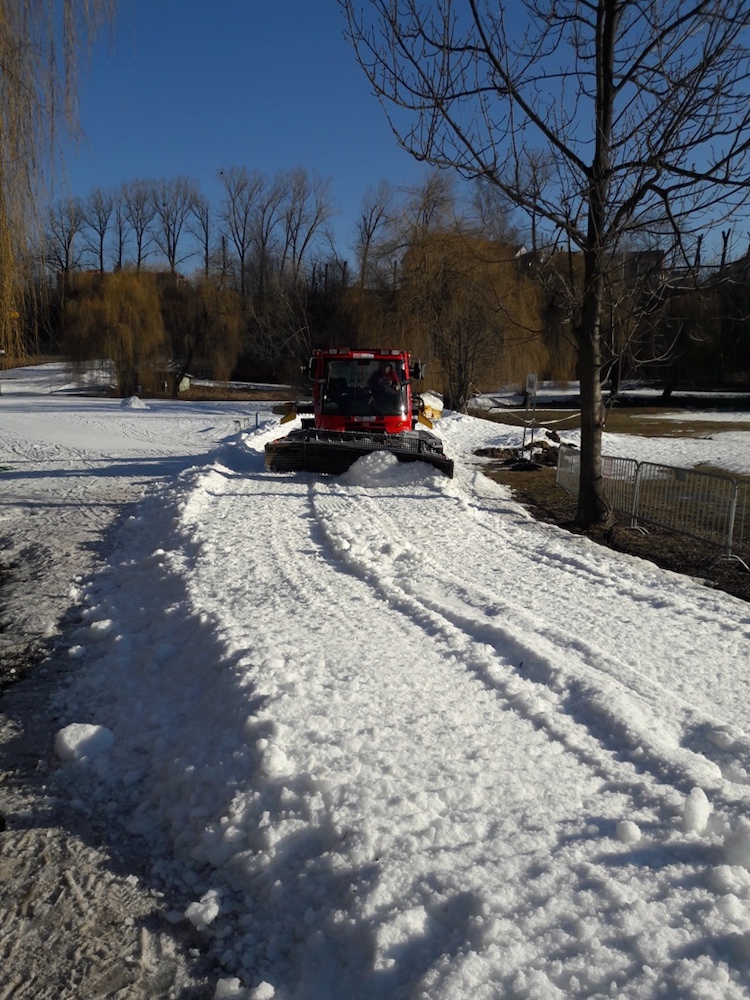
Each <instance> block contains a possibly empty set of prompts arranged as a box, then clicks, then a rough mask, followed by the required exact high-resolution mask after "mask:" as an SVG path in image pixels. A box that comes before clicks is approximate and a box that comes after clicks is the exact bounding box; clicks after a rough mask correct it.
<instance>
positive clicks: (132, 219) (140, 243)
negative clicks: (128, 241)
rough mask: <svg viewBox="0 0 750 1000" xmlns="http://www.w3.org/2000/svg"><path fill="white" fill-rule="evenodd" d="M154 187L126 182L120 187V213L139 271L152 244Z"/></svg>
mask: <svg viewBox="0 0 750 1000" xmlns="http://www.w3.org/2000/svg"><path fill="white" fill-rule="evenodd" d="M154 189H155V185H154V184H153V183H152V182H151V181H140V180H136V181H128V182H127V183H125V184H123V186H122V212H123V217H124V219H125V221H126V222H127V224H128V226H129V227H130V231H131V233H132V236H133V243H134V244H135V266H136V270H138V271H140V269H141V267H142V266H143V262H144V261H145V260H146V258H147V257H148V255H149V253H150V250H149V247H150V246H151V244H152V242H153V239H154V238H153V235H152V233H151V223H152V222H153V220H154V216H155V215H156V206H155V204H154Z"/></svg>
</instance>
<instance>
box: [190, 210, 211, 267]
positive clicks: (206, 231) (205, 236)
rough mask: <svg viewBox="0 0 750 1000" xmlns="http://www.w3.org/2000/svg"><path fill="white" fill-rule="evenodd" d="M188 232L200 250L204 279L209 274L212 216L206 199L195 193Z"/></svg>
mask: <svg viewBox="0 0 750 1000" xmlns="http://www.w3.org/2000/svg"><path fill="white" fill-rule="evenodd" d="M187 228H188V232H189V233H190V235H191V236H194V237H195V239H196V240H197V241H198V244H199V246H200V248H201V267H202V270H203V277H204V279H206V278H208V276H209V274H210V273H211V260H212V257H213V235H214V226H213V216H212V214H211V206H210V205H209V203H208V199H207V198H206V197H205V196H204V195H202V194H200V193H197V194H196V197H195V200H194V202H193V206H192V209H191V219H190V220H189V221H188V226H187Z"/></svg>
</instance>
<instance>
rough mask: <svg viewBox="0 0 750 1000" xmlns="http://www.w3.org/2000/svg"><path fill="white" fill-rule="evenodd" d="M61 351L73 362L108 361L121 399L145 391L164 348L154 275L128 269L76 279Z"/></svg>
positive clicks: (71, 294) (68, 308) (152, 379)
mask: <svg viewBox="0 0 750 1000" xmlns="http://www.w3.org/2000/svg"><path fill="white" fill-rule="evenodd" d="M65 347H66V349H67V350H68V352H69V354H70V356H71V358H72V359H73V360H74V361H87V360H90V359H92V358H110V359H111V360H112V363H113V364H114V367H115V372H116V375H117V389H118V392H119V394H120V395H121V396H133V395H135V394H136V393H137V392H138V391H139V388H138V387H139V386H140V385H145V386H147V387H148V386H149V383H153V381H154V378H155V375H154V372H155V369H156V366H157V365H158V363H159V360H160V359H162V358H163V356H164V355H165V353H166V352H167V350H168V340H167V336H166V333H165V330H164V323H163V321H162V315H161V310H160V303H159V291H158V288H157V283H156V276H155V275H154V274H151V273H150V272H148V271H134V270H129V269H128V270H123V271H115V272H113V273H112V274H104V275H81V276H79V277H78V278H77V280H76V281H75V282H74V283H73V285H72V287H71V290H70V297H69V299H68V302H67V304H66V308H65ZM151 387H153V386H151Z"/></svg>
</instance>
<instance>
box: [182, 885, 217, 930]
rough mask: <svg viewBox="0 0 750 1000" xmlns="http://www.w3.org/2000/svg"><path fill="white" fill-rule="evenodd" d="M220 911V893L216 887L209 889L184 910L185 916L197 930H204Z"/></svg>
mask: <svg viewBox="0 0 750 1000" xmlns="http://www.w3.org/2000/svg"><path fill="white" fill-rule="evenodd" d="M220 912H221V894H220V893H219V892H218V891H217V890H216V889H209V891H208V892H207V893H205V895H203V896H201V898H200V900H199V901H198V902H195V903H191V904H190V905H189V906H188V908H187V909H186V910H185V916H186V917H187V918H188V920H189V921H190V923H191V924H192V925H193V927H195V929H196V930H198V931H204V930H205V929H206V928H207V927H208V926H210V924H212V923H213V922H214V920H216V918H217V917H218V915H219V913H220Z"/></svg>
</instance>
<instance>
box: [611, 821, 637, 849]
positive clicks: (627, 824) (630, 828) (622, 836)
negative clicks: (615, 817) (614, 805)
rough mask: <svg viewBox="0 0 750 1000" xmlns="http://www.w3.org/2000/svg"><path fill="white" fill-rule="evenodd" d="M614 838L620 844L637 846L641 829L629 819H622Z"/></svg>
mask: <svg viewBox="0 0 750 1000" xmlns="http://www.w3.org/2000/svg"><path fill="white" fill-rule="evenodd" d="M616 836H617V839H618V840H619V841H620V843H621V844H637V843H638V841H639V840H640V839H641V828H640V827H639V826H638V824H637V823H634V822H633V821H632V820H630V819H622V820H620V822H619V823H618V824H617V830H616Z"/></svg>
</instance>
